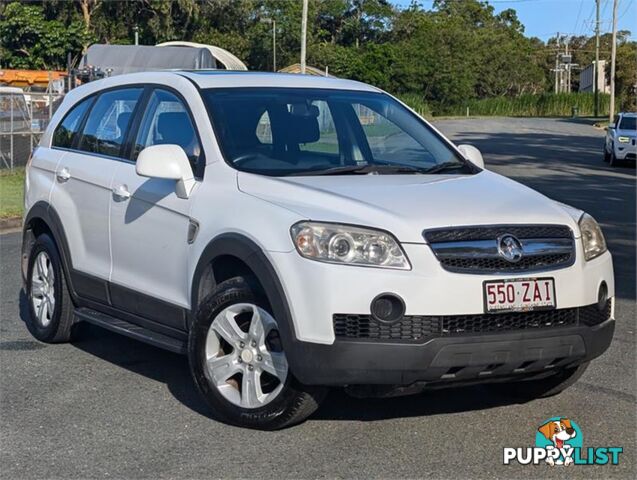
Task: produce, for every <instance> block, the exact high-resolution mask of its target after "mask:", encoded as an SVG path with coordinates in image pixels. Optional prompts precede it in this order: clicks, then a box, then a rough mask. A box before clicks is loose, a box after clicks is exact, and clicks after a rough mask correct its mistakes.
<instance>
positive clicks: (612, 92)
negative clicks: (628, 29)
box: [608, 0, 617, 122]
mask: <svg viewBox="0 0 637 480" xmlns="http://www.w3.org/2000/svg"><path fill="white" fill-rule="evenodd" d="M616 55H617V0H613V45H612V46H611V51H610V112H609V113H608V117H609V122H612V121H613V117H614V116H615V57H616Z"/></svg>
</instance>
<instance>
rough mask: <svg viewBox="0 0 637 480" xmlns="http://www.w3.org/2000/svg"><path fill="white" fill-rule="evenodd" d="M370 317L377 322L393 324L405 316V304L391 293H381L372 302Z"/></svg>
mask: <svg viewBox="0 0 637 480" xmlns="http://www.w3.org/2000/svg"><path fill="white" fill-rule="evenodd" d="M371 313H372V317H373V318H374V319H375V320H378V321H379V322H389V323H391V322H395V321H397V320H400V319H401V318H402V317H403V315H404V314H405V302H404V301H403V299H402V298H400V297H399V296H397V295H394V294H391V293H383V294H381V295H378V296H377V297H376V298H375V299H374V300H372V305H371Z"/></svg>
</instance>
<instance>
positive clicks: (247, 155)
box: [232, 153, 260, 166]
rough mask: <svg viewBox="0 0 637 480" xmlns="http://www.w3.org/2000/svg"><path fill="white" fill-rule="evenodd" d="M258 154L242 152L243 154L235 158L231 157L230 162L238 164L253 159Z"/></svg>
mask: <svg viewBox="0 0 637 480" xmlns="http://www.w3.org/2000/svg"><path fill="white" fill-rule="evenodd" d="M259 156H260V155H259V154H258V153H244V154H243V155H239V156H238V157H237V158H233V159H232V163H233V164H235V165H237V166H240V165H242V164H244V163H246V162H248V161H249V160H254V159H255V158H258V157H259Z"/></svg>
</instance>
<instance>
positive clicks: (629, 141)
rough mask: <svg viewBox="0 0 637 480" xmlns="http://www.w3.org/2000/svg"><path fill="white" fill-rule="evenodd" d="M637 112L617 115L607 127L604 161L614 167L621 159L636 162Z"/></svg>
mask: <svg viewBox="0 0 637 480" xmlns="http://www.w3.org/2000/svg"><path fill="white" fill-rule="evenodd" d="M636 141H637V114H635V113H629V112H623V113H619V114H617V115H615V119H614V121H613V123H611V124H610V125H608V128H607V129H606V138H605V141H604V161H605V162H609V163H610V166H611V167H613V166H615V165H616V164H617V163H619V162H621V161H629V162H633V163H635V158H636V154H637V146H636V145H635V142H636Z"/></svg>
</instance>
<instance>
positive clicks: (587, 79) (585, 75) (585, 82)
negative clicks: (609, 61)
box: [579, 60, 610, 93]
mask: <svg viewBox="0 0 637 480" xmlns="http://www.w3.org/2000/svg"><path fill="white" fill-rule="evenodd" d="M594 70H595V62H594V61H593V62H592V63H591V64H590V65H589V66H588V67H586V68H584V69H583V70H582V71H581V72H580V74H579V91H580V92H594V91H595V86H594V85H595V84H594V83H593V76H594V75H595V74H594ZM597 88H598V90H599V92H601V93H610V83H609V82H608V81H607V80H606V60H600V61H599V69H598V70H597Z"/></svg>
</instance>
